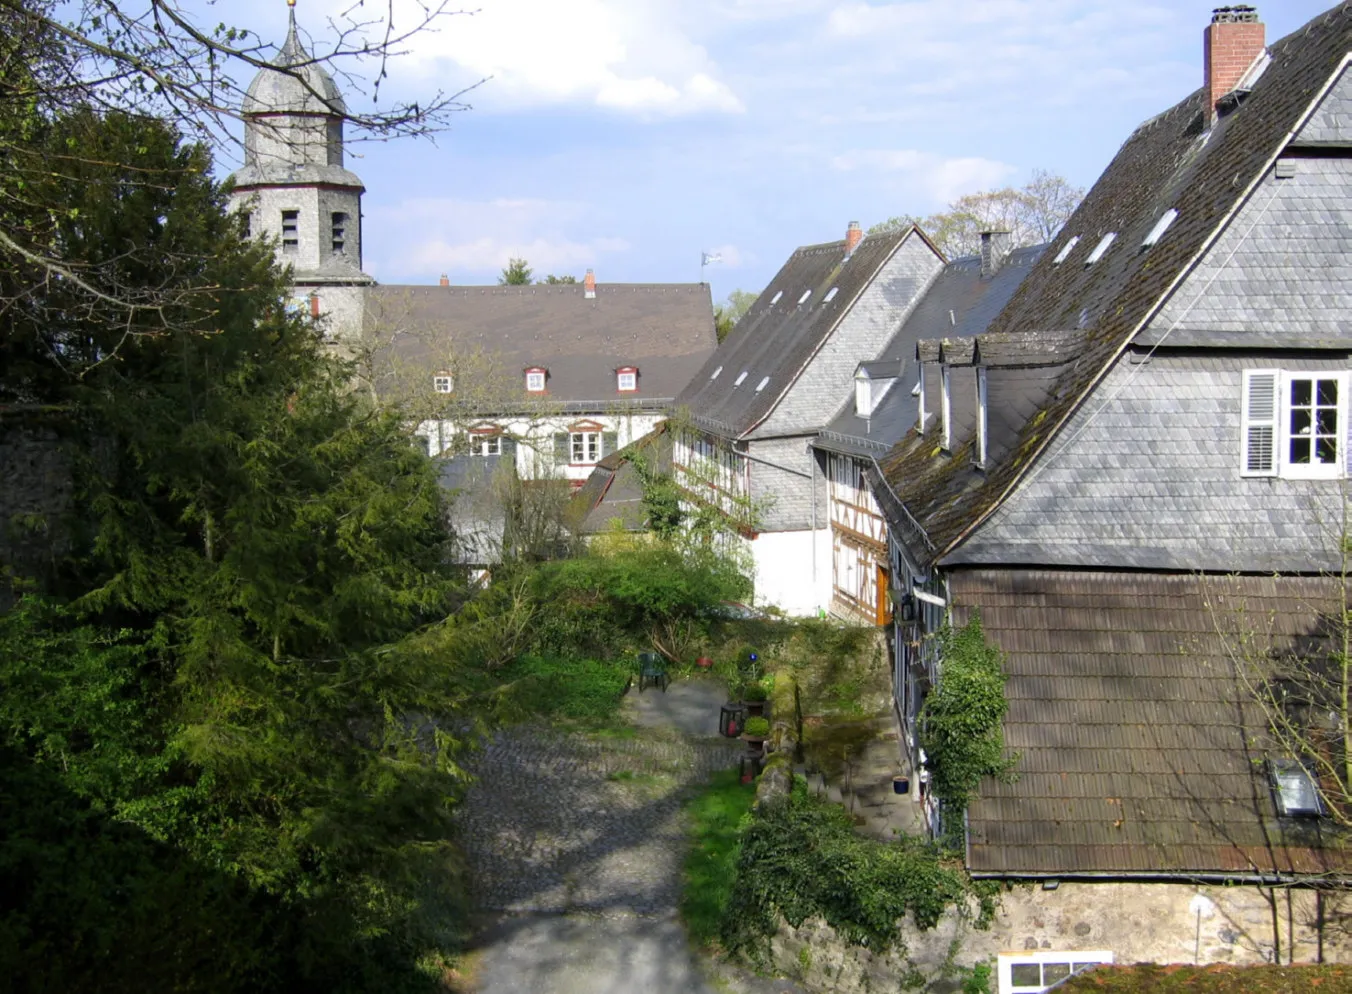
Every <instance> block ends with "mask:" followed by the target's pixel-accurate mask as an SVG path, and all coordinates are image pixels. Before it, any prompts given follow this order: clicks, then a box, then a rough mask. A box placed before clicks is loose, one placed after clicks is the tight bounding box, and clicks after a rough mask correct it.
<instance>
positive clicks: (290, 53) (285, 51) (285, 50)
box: [277, 0, 309, 66]
mask: <svg viewBox="0 0 1352 994" xmlns="http://www.w3.org/2000/svg"><path fill="white" fill-rule="evenodd" d="M286 7H287V16H288V19H289V20H290V22H291V23H290V25H289V26H288V27H287V30H286V41H285V42H283V43H282V50H281V51H280V52H278V53H277V54H278V58H279V59H280V62H281V64H282V65H284V66H293V65H295V64H296V63H298V62H303V61H305V60H306V59H308V58H309V53H307V52H306V51H305V48H304V46H302V45H301V43H300V35H299V34H297V33H296V0H286Z"/></svg>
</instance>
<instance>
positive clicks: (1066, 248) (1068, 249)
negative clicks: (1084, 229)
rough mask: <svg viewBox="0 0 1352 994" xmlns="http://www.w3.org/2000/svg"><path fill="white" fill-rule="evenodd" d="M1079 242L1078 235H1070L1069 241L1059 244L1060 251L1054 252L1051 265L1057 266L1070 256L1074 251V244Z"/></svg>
mask: <svg viewBox="0 0 1352 994" xmlns="http://www.w3.org/2000/svg"><path fill="white" fill-rule="evenodd" d="M1079 244H1080V236H1079V235H1072V236H1071V238H1070V241H1068V242H1066V244H1064V245H1062V246H1061V251H1060V252H1057V253H1056V258H1055V259H1053V260H1052V265H1054V266H1059V265H1061V263H1063V262H1065V261H1066V260H1067V259H1068V258H1070V253H1072V252H1074V251H1075V246H1076V245H1079Z"/></svg>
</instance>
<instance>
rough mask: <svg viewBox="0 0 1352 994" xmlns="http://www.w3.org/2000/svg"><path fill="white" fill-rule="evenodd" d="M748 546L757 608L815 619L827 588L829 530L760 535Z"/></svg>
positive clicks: (829, 557) (826, 601)
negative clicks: (754, 572)
mask: <svg viewBox="0 0 1352 994" xmlns="http://www.w3.org/2000/svg"><path fill="white" fill-rule="evenodd" d="M748 544H749V545H750V547H751V557H752V562H753V563H754V565H755V571H756V577H755V584H756V596H755V599H756V604H757V605H758V606H773V607H777V608H779V609H780V610H782V611H784V612H785V613H787V614H791V615H797V616H799V617H806V616H815V615H817V614H818V613H819V612H820V611H822V610H823V609H824V608H825V607H826V605H827V604H828V603H829V600H830V589H831V530H830V529H829V528H819V529H817V530H816V531H815V532H813V531H810V530H807V529H804V530H802V531H783V532H761V533H760V534H759V535H757V536H756V537H755V538H754V539H751V540H749V543H748ZM814 564H815V568H814Z"/></svg>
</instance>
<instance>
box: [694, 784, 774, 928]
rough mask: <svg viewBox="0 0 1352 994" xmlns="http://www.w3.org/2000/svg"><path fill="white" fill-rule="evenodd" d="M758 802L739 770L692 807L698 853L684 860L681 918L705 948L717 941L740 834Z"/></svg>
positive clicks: (701, 795)
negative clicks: (740, 777) (742, 824)
mask: <svg viewBox="0 0 1352 994" xmlns="http://www.w3.org/2000/svg"><path fill="white" fill-rule="evenodd" d="M755 800H756V787H755V785H754V784H743V783H742V782H741V780H740V779H739V777H738V775H737V771H736V770H724V771H723V772H722V773H718V774H716V775H715V776H714V778H713V780H712V781H711V782H710V783H709V785H708V786H707V787H706V788H705V789H704V790H703V791H701V792H700V793H699V794H698V795H697V796H696V797H695V798H694V799H693V800H691V802H690V803H689V805H688V806H687V810H688V811H689V813H690V816H691V821H692V823H693V826H694V833H693V834H694V848H693V849H691V851H690V854H689V855H688V856H687V857H686V860H685V891H684V893H683V895H682V897H681V917H682V918H684V919H685V924H686V928H687V929H688V930H689V932H690V937H691V938H692V939H694V940H695V942H697V943H699V944H700V945H709V944H710V943H712V942H713V941H714V940H715V939H716V938H717V937H718V923H719V921H720V919H721V918H722V917H723V909H724V908H725V907H726V906H727V903H728V898H729V897H730V896H731V894H732V883H733V879H734V877H735V876H736V868H737V854H738V851H739V849H740V844H739V841H738V834H739V833H738V829H739V827H740V826H741V823H742V819H743V818H744V817H745V816H746V814H747V813H748V812H749V811H750V810H751V805H752V803H753V802H754V801H755Z"/></svg>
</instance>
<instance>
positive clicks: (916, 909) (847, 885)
mask: <svg viewBox="0 0 1352 994" xmlns="http://www.w3.org/2000/svg"><path fill="white" fill-rule="evenodd" d="M973 895H975V896H976V897H978V899H979V907H980V915H979V917H978V919H977V922H976V925H977V927H979V928H985V927H988V926H989V923H990V920H991V918H992V916H993V915H994V914H995V899H994V891H993V889H991V888H988V887H986V886H984V885H976V884H973V883H972V882H971V881H970V880H969V879H968V877H967V875H966V874H965V873H964V872H963V871H962V870H961V869H960V868H959V867H957V866H954V865H950V864H947V863H945V862H944V861H943V860H942V859H941V855H940V852H939V850H938V849H937V848H936V847H935V846H934V845H932V844H931V843H929V842H927V841H924V840H921V839H916V838H910V837H906V836H903V837H901V838H899V839H897V841H895V842H890V843H883V842H877V841H874V840H872V839H866V838H863V837H861V836H859V835H857V834H855V831H854V825H853V823H852V822H851V820H850V817H849V815H848V814H847V813H846V812H845V810H844V809H843V808H841V807H840V806H839V805H834V804H828V803H826V802H824V801H821V800H819V799H817V798H815V797H812V796H810V795H809V794H808V792H807V789H806V786H805V785H804V783H803V782H802V781H801V780H798V781H797V782H795V784H794V789H793V791H792V793H791V795H790V797H789V798H788V800H786V801H784V802H783V803H779V804H771V805H766V806H764V807H762V808H761V809H758V810H757V811H756V812H755V813H754V814H753V816H752V819H751V821H750V823H749V824H748V825H747V827H746V828H745V829H744V830H743V832H742V840H741V852H740V855H739V856H738V859H737V877H736V881H735V883H734V885H733V890H732V897H731V899H730V900H729V902H728V906H727V910H726V912H725V913H724V915H723V920H722V924H721V926H720V929H719V934H720V937H721V939H722V943H723V946H724V948H726V949H727V950H729V951H730V952H743V953H748V954H750V955H752V956H753V957H758V956H760V955H761V954H762V953H763V951H764V948H765V945H766V943H767V941H768V939H769V938H770V936H771V935H773V934H774V931H775V929H776V927H777V924H778V922H777V916H782V917H783V918H784V919H785V920H786V921H787V922H789V924H791V925H794V926H798V925H801V924H802V923H803V922H804V921H806V920H807V919H808V918H811V917H813V916H818V915H819V916H821V917H822V918H823V919H825V920H826V922H827V924H829V925H830V926H831V927H832V928H833V929H835V930H836V932H837V933H838V934H839V935H840V936H841V937H842V938H843V939H845V940H846V941H847V942H851V943H854V944H856V945H860V946H863V947H865V948H867V949H870V950H873V951H874V952H884V951H886V950H887V949H889V948H890V947H891V945H892V943H893V942H894V941H895V940H896V936H897V923H898V922H899V921H901V919H903V918H905V917H906V915H907V914H908V913H909V914H911V915H912V916H913V919H914V921H915V924H916V927H918V928H920V929H930V928H933V927H934V926H935V925H937V924H938V922H939V919H940V917H941V916H942V915H943V914H944V912H945V911H946V910H947V909H949V908H952V907H955V906H956V907H959V908H965V907H966V905H967V901H968V899H969V897H971V896H973Z"/></svg>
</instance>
